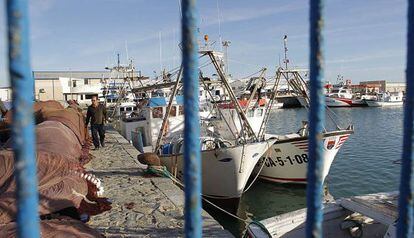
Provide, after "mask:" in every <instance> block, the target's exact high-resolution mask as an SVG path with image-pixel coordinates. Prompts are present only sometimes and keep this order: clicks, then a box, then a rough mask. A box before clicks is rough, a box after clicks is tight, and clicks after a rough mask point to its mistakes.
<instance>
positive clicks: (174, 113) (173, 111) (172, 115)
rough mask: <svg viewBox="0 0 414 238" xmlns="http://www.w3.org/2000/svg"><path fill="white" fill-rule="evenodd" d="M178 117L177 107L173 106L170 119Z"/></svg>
mask: <svg viewBox="0 0 414 238" xmlns="http://www.w3.org/2000/svg"><path fill="white" fill-rule="evenodd" d="M176 115H177V107H176V106H172V107H171V111H170V117H175V116H176Z"/></svg>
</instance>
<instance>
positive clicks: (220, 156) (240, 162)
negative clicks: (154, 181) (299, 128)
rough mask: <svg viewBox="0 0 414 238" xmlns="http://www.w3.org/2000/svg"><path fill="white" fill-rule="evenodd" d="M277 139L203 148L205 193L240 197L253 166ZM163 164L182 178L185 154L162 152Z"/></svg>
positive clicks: (221, 197) (203, 184)
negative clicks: (211, 148) (208, 148)
mask: <svg viewBox="0 0 414 238" xmlns="http://www.w3.org/2000/svg"><path fill="white" fill-rule="evenodd" d="M273 142H274V141H273V140H272V141H269V142H257V143H251V144H247V145H244V146H242V145H240V146H234V147H227V148H220V149H215V150H206V151H202V152H201V163H202V169H201V173H202V179H201V181H202V190H203V191H202V193H203V195H205V196H207V197H211V198H216V199H231V198H239V197H241V195H242V193H243V190H244V188H245V186H246V183H247V180H248V179H249V176H250V175H251V173H252V172H253V169H254V166H255V165H256V163H257V162H258V161H259V159H260V158H261V157H262V156H263V154H264V153H265V152H266V151H267V150H268V149H269V148H270V146H271V144H272V143H273ZM160 159H161V164H162V165H164V166H166V167H167V169H168V171H170V172H171V173H172V174H176V176H177V178H179V179H180V180H181V181H183V174H184V172H183V169H184V167H183V166H184V164H183V161H184V160H183V155H182V154H178V155H160Z"/></svg>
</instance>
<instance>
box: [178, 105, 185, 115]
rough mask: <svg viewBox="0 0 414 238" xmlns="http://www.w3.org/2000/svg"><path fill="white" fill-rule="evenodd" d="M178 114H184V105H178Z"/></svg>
mask: <svg viewBox="0 0 414 238" xmlns="http://www.w3.org/2000/svg"><path fill="white" fill-rule="evenodd" d="M178 115H184V107H183V106H179V107H178Z"/></svg>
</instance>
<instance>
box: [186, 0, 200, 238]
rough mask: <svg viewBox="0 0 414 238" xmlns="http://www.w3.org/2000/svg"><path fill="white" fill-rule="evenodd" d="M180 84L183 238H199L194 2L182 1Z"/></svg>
mask: <svg viewBox="0 0 414 238" xmlns="http://www.w3.org/2000/svg"><path fill="white" fill-rule="evenodd" d="M182 14H183V16H182V42H183V82H184V86H183V87H184V142H185V143H184V183H185V207H184V209H185V210H184V211H185V214H184V216H185V224H184V228H185V237H194V238H198V237H201V236H202V219H201V161H200V118H199V107H198V52H197V51H198V46H197V10H196V1H195V0H182Z"/></svg>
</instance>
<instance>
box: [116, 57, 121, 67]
mask: <svg viewBox="0 0 414 238" xmlns="http://www.w3.org/2000/svg"><path fill="white" fill-rule="evenodd" d="M116 55H117V56H118V70H119V67H120V65H121V61H120V59H119V53H117V54H116Z"/></svg>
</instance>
